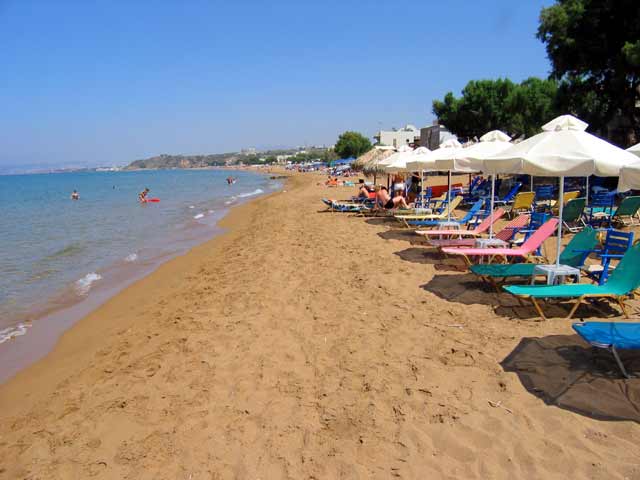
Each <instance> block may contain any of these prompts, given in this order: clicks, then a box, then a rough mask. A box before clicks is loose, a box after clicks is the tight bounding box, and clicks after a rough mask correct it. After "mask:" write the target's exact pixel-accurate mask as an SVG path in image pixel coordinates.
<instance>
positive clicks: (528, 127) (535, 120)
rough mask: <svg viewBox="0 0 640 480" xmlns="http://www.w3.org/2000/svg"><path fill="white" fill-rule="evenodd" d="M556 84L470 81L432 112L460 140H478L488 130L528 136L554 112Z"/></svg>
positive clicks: (435, 105)
mask: <svg viewBox="0 0 640 480" xmlns="http://www.w3.org/2000/svg"><path fill="white" fill-rule="evenodd" d="M556 91H557V85H556V82H555V81H553V80H541V79H539V78H535V77H532V78H528V79H527V80H525V81H523V82H522V83H520V84H516V83H513V82H512V81H511V80H509V79H508V78H505V79H502V78H499V79H497V80H472V81H470V82H469V83H467V85H466V86H465V87H464V89H463V90H462V97H460V98H456V97H455V96H454V95H453V93H451V92H449V93H447V94H446V95H445V97H444V99H443V101H439V100H434V102H433V113H434V114H435V115H436V116H437V117H438V121H439V122H440V123H441V124H442V125H445V126H446V127H447V128H448V129H449V130H450V131H451V132H452V133H454V134H456V135H457V136H459V137H463V138H473V137H480V136H481V135H483V134H485V133H486V132H488V131H490V130H503V131H505V132H507V133H509V134H510V135H511V136H514V137H516V136H519V135H525V136H531V135H533V134H535V133H537V132H539V131H540V127H541V126H542V125H543V124H544V123H546V122H548V121H549V120H551V119H552V118H553V117H554V116H555V115H556V113H557V111H556V108H555V98H556Z"/></svg>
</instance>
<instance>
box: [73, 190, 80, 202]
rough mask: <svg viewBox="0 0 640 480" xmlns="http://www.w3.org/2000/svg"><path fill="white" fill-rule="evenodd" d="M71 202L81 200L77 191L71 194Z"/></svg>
mask: <svg viewBox="0 0 640 480" xmlns="http://www.w3.org/2000/svg"><path fill="white" fill-rule="evenodd" d="M71 200H80V194H79V193H78V192H77V190H74V191H73V192H71Z"/></svg>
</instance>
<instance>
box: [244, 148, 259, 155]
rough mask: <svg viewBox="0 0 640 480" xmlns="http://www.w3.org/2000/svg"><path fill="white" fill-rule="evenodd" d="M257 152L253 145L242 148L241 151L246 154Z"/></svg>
mask: <svg viewBox="0 0 640 480" xmlns="http://www.w3.org/2000/svg"><path fill="white" fill-rule="evenodd" d="M256 152H257V150H256V149H255V148H253V147H250V148H243V149H242V150H240V153H241V154H242V155H244V156H248V155H255V154H256Z"/></svg>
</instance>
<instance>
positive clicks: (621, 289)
mask: <svg viewBox="0 0 640 480" xmlns="http://www.w3.org/2000/svg"><path fill="white" fill-rule="evenodd" d="M639 264H640V243H638V244H636V245H634V246H633V247H631V248H630V249H629V250H627V253H625V254H624V257H623V258H622V260H620V263H619V264H618V266H617V267H616V268H615V270H613V272H612V273H611V275H610V276H609V280H607V283H605V284H604V285H591V284H584V283H573V284H569V285H530V286H526V285H509V286H506V287H502V288H503V289H504V290H506V291H507V292H509V293H511V294H513V295H516V296H518V297H520V298H528V299H530V300H531V302H532V303H533V306H534V307H535V309H536V311H537V312H538V314H539V315H540V317H541V318H542V319H544V320H546V317H545V316H544V312H543V311H542V308H540V304H539V303H538V300H540V299H560V300H562V299H565V300H569V299H576V301H575V303H574V305H573V307H572V308H571V311H570V312H569V315H568V316H567V319H569V318H571V317H573V314H574V313H575V312H576V310H577V309H578V306H580V304H581V303H582V302H583V301H585V300H587V301H588V300H592V299H597V298H602V299H608V300H611V301H615V302H616V303H617V304H618V305H619V306H620V309H621V310H622V313H623V314H624V315H625V317H627V318H629V315H628V313H627V309H626V305H625V303H624V302H625V300H626V299H627V298H628V297H629V296H630V295H631V294H632V293H633V292H634V290H636V289H637V288H638V287H640V268H638V265H639Z"/></svg>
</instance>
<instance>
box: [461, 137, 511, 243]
mask: <svg viewBox="0 0 640 480" xmlns="http://www.w3.org/2000/svg"><path fill="white" fill-rule="evenodd" d="M510 141H511V137H510V136H509V135H507V134H506V133H504V132H502V131H500V130H492V131H490V132H487V133H485V134H484V135H483V136H482V137H480V141H479V142H478V143H474V144H473V145H471V146H469V147H467V148H464V149H462V152H461V156H460V157H459V158H457V159H456V160H455V161H454V163H453V169H454V171H457V172H479V171H482V170H483V168H484V163H483V162H484V161H485V160H486V159H487V158H490V157H492V156H494V155H497V154H498V153H501V152H504V151H505V150H506V149H507V148H509V147H511V143H509V142H510ZM495 191H496V176H495V174H491V200H490V202H491V205H490V207H489V212H491V213H493V208H494V205H495V204H494V201H495V198H494V197H495ZM489 238H493V223H490V224H489Z"/></svg>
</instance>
